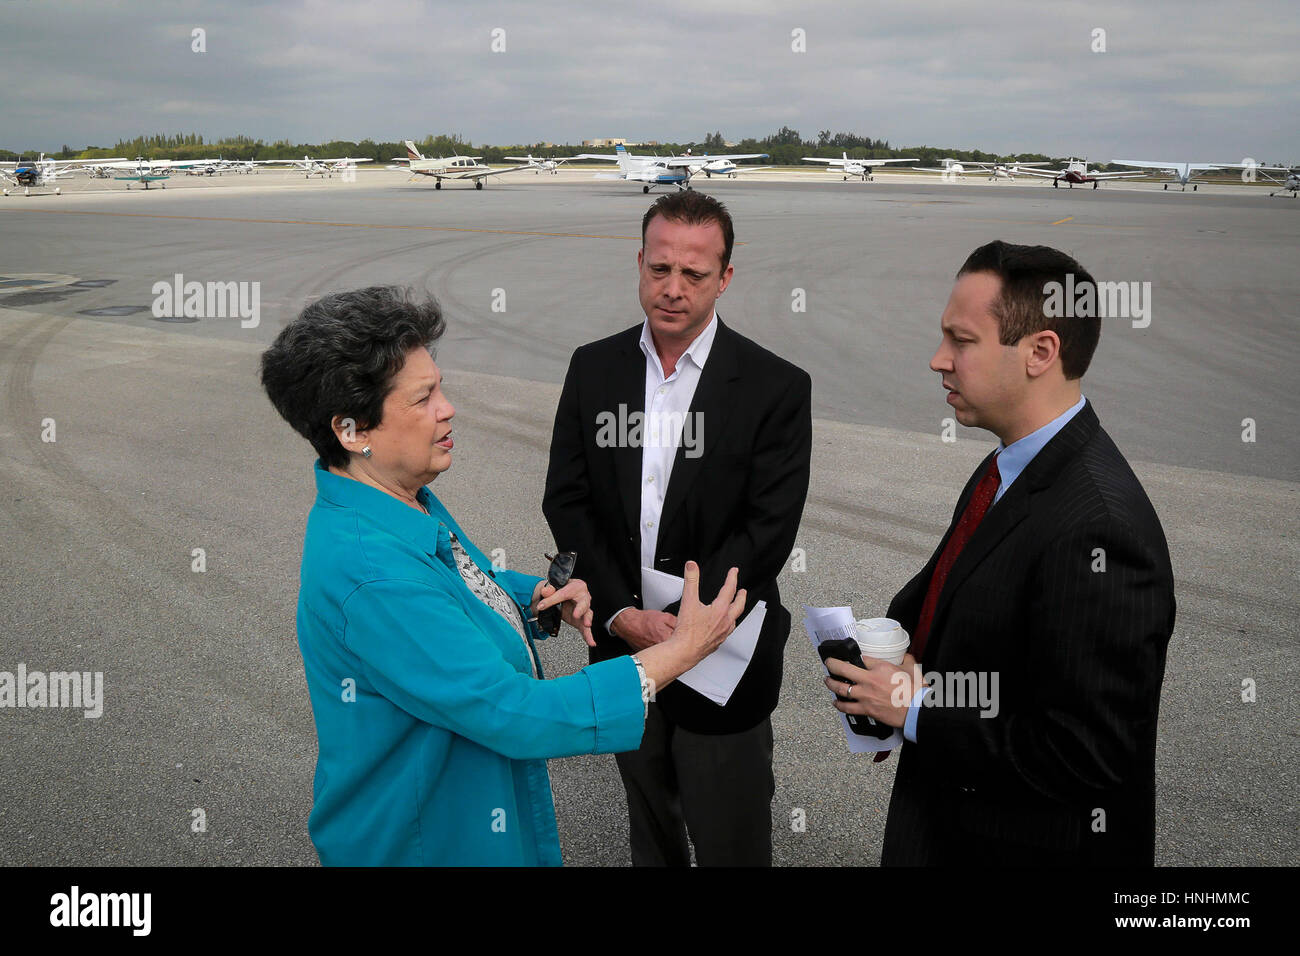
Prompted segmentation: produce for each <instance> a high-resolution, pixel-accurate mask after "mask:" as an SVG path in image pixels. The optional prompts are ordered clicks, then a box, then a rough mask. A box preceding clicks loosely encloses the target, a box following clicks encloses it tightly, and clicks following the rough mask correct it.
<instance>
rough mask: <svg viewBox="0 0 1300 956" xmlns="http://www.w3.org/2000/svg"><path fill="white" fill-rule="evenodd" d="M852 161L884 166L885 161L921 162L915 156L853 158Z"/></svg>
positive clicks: (864, 164)
mask: <svg viewBox="0 0 1300 956" xmlns="http://www.w3.org/2000/svg"><path fill="white" fill-rule="evenodd" d="M849 162H851V163H861V164H862V165H863V166H883V165H885V163H919V162H920V160H919V159H917V158H916V157H915V156H910V157H908V158H907V159H851V160H849Z"/></svg>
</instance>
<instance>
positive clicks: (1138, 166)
mask: <svg viewBox="0 0 1300 956" xmlns="http://www.w3.org/2000/svg"><path fill="white" fill-rule="evenodd" d="M942 163H943V167H942V168H941V169H923V168H921V167H918V166H914V167H912V168H913V169H914V170H915V171H916V172H922V173H940V174H942V175H944V176H946V177H955V176H961V175H963V174H965V173H970V172H975V173H980V174H987V175H988V177H989V179H990V180H992V179H995V178H1008V179H1015V178H1016V176H1017V175H1018V174H1019V175H1025V176H1038V177H1041V178H1043V179H1050V180H1052V186H1053V188H1056V187H1059V186H1060V185H1061V183H1065V184H1066V185H1067V186H1068V187H1069V188H1071V189H1073V188H1074V187H1075V186H1076V185H1086V184H1088V183H1091V184H1092V188H1093V189H1096V188H1097V187H1098V186H1099V185H1101V183H1102V182H1104V181H1106V180H1108V179H1134V178H1138V177H1143V176H1149V175H1150V173H1148V172H1142V171H1141V170H1155V171H1158V172H1164V173H1167V174H1168V175H1169V176H1171V177H1172V179H1171V180H1170V181H1169V182H1167V183H1164V184H1163V185H1164V188H1165V189H1168V188H1169V187H1170V186H1180V187H1182V189H1183V190H1184V191H1186V189H1187V187H1188V185H1191V187H1192V191H1193V192H1195V191H1196V187H1197V185H1198V183H1197V182H1195V180H1196V178H1197V176H1198V175H1199V174H1201V173H1206V172H1209V171H1211V170H1226V169H1241V170H1254V171H1255V173H1257V174H1258V175H1259V176H1262V177H1263V178H1264V179H1265V180H1267V181H1269V182H1272V183H1275V184H1277V185H1278V186H1281V187H1282V188H1281V190H1275V191H1274V192H1271V193H1269V195H1270V196H1275V195H1277V193H1278V192H1279V191H1280V192H1288V191H1289V192H1290V193H1291V195H1292V198H1295V194H1296V190H1297V189H1300V176H1298V175H1297V174H1296V173H1294V172H1292V171H1291V170H1290V169H1288V168H1287V167H1285V166H1262V165H1260V164H1259V163H1251V162H1245V163H1180V162H1163V161H1160V160H1151V159H1127V160H1125V159H1116V160H1112V161H1111V162H1110V163H1109V164H1108V165H1111V166H1129V167H1133V171H1132V172H1128V171H1120V172H1105V173H1103V172H1098V171H1097V170H1095V169H1089V168H1088V161H1087V160H1086V159H1074V158H1073V157H1071V158H1070V160H1069V162H1067V163H1066V164H1065V166H1064V167H1063V168H1061V169H1058V170H1045V169H1040V168H1038V167H1042V166H1050V165H1051V164H1050V163H1008V164H1004V163H964V164H963V163H962V162H958V161H957V160H955V159H945V160H942ZM967 167H970V168H967ZM1272 173H1286V178H1285V179H1278V178H1277V177H1275V176H1273V175H1270V174H1272Z"/></svg>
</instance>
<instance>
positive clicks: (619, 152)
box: [614, 143, 632, 172]
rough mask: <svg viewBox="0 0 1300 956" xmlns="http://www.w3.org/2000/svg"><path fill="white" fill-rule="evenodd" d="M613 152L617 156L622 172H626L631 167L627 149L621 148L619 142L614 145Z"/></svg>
mask: <svg viewBox="0 0 1300 956" xmlns="http://www.w3.org/2000/svg"><path fill="white" fill-rule="evenodd" d="M614 154H615V155H616V156H618V168H619V169H621V170H623V172H627V171H628V170H630V169H631V168H632V158H631V157H630V156H628V154H627V150H626V149H624V148H623V144H622V143H619V144H618V145H617V146H615V147H614Z"/></svg>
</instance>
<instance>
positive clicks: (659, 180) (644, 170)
mask: <svg viewBox="0 0 1300 956" xmlns="http://www.w3.org/2000/svg"><path fill="white" fill-rule="evenodd" d="M767 155H768V154H767V153H732V154H730V155H727V156H690V155H686V156H662V157H661V156H634V155H632V154H631V153H629V152H628V151H627V149H625V148H624V147H623V146H622V145H619V146H615V147H614V155H613V156H610V155H609V154H608V153H580V154H579V155H577V156H574V157H573V158H574V159H599V160H603V161H605V162H610V161H613V162H616V163H618V169H619V171H618V172H617V173H597V174H596V178H597V179H619V180H624V181H626V182H633V183H642V184H643V185H642V186H641V191H642V192H643V193H648V192H649V191H650V190H651V189H653V188H654V187H655V186H676V187H677V188H678V189H690V188H691V177H692V176H695V175H696V174H697V173H700V172H703V171H704V169H705V167H706V166H713V167H715V171H716V169H717V164H719V163H730V162H733V161H734V160H737V159H767Z"/></svg>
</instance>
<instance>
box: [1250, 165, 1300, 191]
mask: <svg viewBox="0 0 1300 956" xmlns="http://www.w3.org/2000/svg"><path fill="white" fill-rule="evenodd" d="M1255 168H1256V169H1267V170H1269V171H1271V172H1285V173H1286V179H1277V178H1276V177H1273V176H1270V175H1269V174H1268V173H1267V172H1264V173H1261V175H1262V176H1263V177H1264V178H1265V179H1267V180H1268V181H1269V182H1270V183H1273V184H1274V185H1277V186H1280V187H1281V188H1280V189H1275V190H1273V191H1272V192H1271V193H1269V196H1276V195H1277V194H1278V193H1281V194H1282V195H1286V194H1287V193H1288V192H1289V193H1290V194H1291V198H1292V199H1295V198H1296V191H1297V190H1300V172H1297V171H1296V170H1294V169H1280V168H1279V167H1276V166H1256V167H1255Z"/></svg>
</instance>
